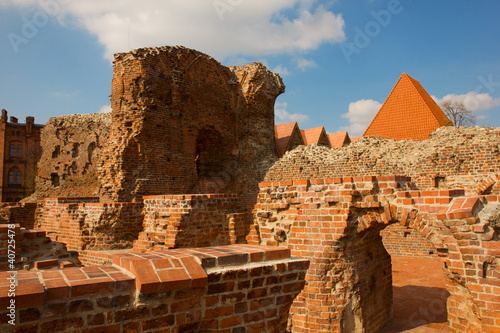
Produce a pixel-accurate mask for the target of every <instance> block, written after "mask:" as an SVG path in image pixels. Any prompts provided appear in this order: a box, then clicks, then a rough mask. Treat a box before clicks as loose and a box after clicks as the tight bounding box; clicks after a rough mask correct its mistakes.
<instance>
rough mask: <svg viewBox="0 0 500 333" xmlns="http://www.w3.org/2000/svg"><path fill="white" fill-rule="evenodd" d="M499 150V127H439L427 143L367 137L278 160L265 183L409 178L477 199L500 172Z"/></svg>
mask: <svg viewBox="0 0 500 333" xmlns="http://www.w3.org/2000/svg"><path fill="white" fill-rule="evenodd" d="M499 146H500V129H499V128H489V129H486V128H475V127H471V128H455V127H450V126H447V127H441V128H439V129H438V130H437V131H436V132H435V133H433V134H432V135H431V137H430V139H429V140H424V141H413V140H402V141H394V140H390V139H380V138H375V137H363V138H361V139H360V140H358V141H356V142H355V143H352V144H350V145H349V146H347V147H344V148H342V149H334V150H332V149H327V148H325V147H313V146H303V147H299V148H297V149H295V150H293V151H292V152H290V153H289V154H288V155H287V156H284V157H283V158H282V159H281V160H279V161H278V162H277V163H276V164H275V165H274V166H273V167H272V168H271V169H270V170H269V172H268V173H267V174H266V177H265V181H284V180H295V179H297V180H299V179H318V178H336V177H345V176H350V177H355V176H361V177H364V176H379V175H405V176H409V177H411V179H412V182H413V186H414V188H415V189H420V190H425V189H431V188H446V189H464V190H465V191H466V193H468V194H476V193H474V191H475V190H477V189H478V184H480V183H481V182H483V180H485V179H486V178H488V177H490V176H494V175H495V174H496V173H497V172H498V170H499V168H500V158H499V157H500V150H499V148H498V147H499ZM492 183H496V180H493V181H492ZM492 183H491V182H490V185H491V184H492ZM484 191H486V192H484ZM487 191H491V188H487V187H486V188H484V189H483V192H484V193H487Z"/></svg>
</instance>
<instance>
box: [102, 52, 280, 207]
mask: <svg viewBox="0 0 500 333" xmlns="http://www.w3.org/2000/svg"><path fill="white" fill-rule="evenodd" d="M283 91H284V86H283V84H282V82H281V79H279V77H278V76H277V75H275V74H272V73H271V72H269V71H268V70H267V69H265V67H264V66H263V65H262V64H251V65H248V66H242V67H232V68H227V67H224V66H222V65H221V64H220V63H219V62H217V61H216V60H214V59H213V58H211V57H209V56H207V55H205V54H202V53H200V52H197V51H194V50H189V49H186V48H182V47H161V48H148V49H139V50H135V51H132V52H130V53H126V54H125V53H124V54H117V55H116V57H115V66H114V76H113V82H112V98H111V104H112V109H113V112H112V120H113V121H112V127H111V133H110V141H109V144H108V145H107V148H106V150H105V151H104V152H103V155H102V161H101V167H100V173H99V177H100V181H101V186H102V198H103V200H108V201H115V202H117V201H118V202H119V201H133V200H136V201H139V200H141V199H142V196H144V195H162V194H185V193H200V192H201V191H204V189H205V188H206V187H207V183H209V184H211V185H212V187H216V188H215V189H213V188H212V189H211V192H212V193H238V194H243V196H244V199H243V201H244V202H247V206H246V208H247V209H248V210H251V207H252V206H253V204H254V201H255V195H256V194H257V192H258V188H257V185H256V184H257V183H258V181H260V180H261V179H262V177H263V176H264V173H265V171H266V170H267V167H269V166H270V165H271V164H270V163H272V162H274V160H275V159H276V149H275V148H276V147H275V142H274V101H275V99H276V97H277V96H278V95H279V94H281V93H282V92H283ZM262 161H265V162H266V163H267V164H266V165H265V166H264V167H261V166H260V164H261V162H262ZM252 195H253V196H254V197H253V198H252ZM252 200H253V202H252Z"/></svg>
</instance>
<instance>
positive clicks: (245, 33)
mask: <svg viewBox="0 0 500 333" xmlns="http://www.w3.org/2000/svg"><path fill="white" fill-rule="evenodd" d="M499 14H500V2H498V1H466V0H418V1H417V0H413V1H412V0H399V1H398V0H389V1H388V0H337V1H316V0H303V1H298V0H273V1H269V0H252V1H250V0H164V1H161V2H159V1H153V0H143V1H140V2H138V1H133V0H122V1H117V0H116V1H112V0H87V1H73V0H15V1H14V0H0V59H1V61H0V108H5V109H7V110H8V111H9V115H12V116H16V117H18V118H19V119H20V121H24V119H25V117H26V116H35V117H36V122H37V123H45V122H47V121H48V119H49V118H50V117H54V116H60V115H64V114H74V113H94V112H103V111H109V104H110V98H109V95H110V87H111V78H112V71H113V67H112V55H113V54H114V53H116V52H127V51H129V50H131V49H135V48H139V47H147V46H159V45H184V46H186V47H190V48H194V49H197V50H199V51H202V52H205V53H207V54H209V55H211V56H213V57H214V58H216V59H217V60H219V61H220V62H222V63H223V64H224V65H228V66H230V65H243V64H245V63H249V62H254V61H261V62H263V63H264V64H265V65H266V66H267V67H268V68H269V69H270V70H272V71H275V72H279V73H280V74H281V76H282V78H283V81H284V83H285V85H286V87H287V88H286V92H285V93H284V94H283V95H281V96H280V97H279V98H278V100H277V104H276V122H277V123H283V122H288V121H298V122H299V126H300V127H301V128H302V129H307V128H312V127H317V126H325V128H326V130H327V131H328V132H330V133H334V132H338V131H343V130H348V131H349V134H350V135H351V137H354V136H359V135H361V134H362V133H363V131H364V129H366V127H367V125H368V124H369V122H370V121H371V119H372V118H373V116H374V115H375V113H376V112H377V111H378V109H379V108H380V106H381V103H383V102H384V100H385V99H386V97H387V96H388V94H389V93H390V91H391V89H392V87H393V86H394V84H395V83H396V82H397V80H398V78H399V76H400V75H401V74H402V73H403V72H406V73H408V74H409V75H410V76H412V77H413V78H415V79H416V80H418V81H420V83H421V84H422V85H423V87H424V88H425V89H426V90H427V91H428V92H429V94H431V95H432V96H434V97H435V98H436V99H437V100H438V101H442V100H443V99H454V100H458V101H464V103H465V104H466V105H467V106H468V107H469V108H470V109H471V110H472V111H474V113H475V115H476V117H477V119H478V124H479V125H481V124H487V125H493V126H500V37H499V35H498V32H499V31H500V20H498V15H499Z"/></svg>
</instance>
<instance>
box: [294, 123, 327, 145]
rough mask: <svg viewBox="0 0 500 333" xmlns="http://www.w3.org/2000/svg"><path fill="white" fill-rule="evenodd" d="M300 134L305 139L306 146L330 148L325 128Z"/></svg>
mask: <svg viewBox="0 0 500 333" xmlns="http://www.w3.org/2000/svg"><path fill="white" fill-rule="evenodd" d="M300 133H301V134H302V139H304V143H305V144H306V145H312V144H313V143H315V144H317V145H326V146H328V147H330V140H329V139H328V136H327V135H326V131H325V128H324V127H323V126H320V127H315V128H310V129H307V130H300Z"/></svg>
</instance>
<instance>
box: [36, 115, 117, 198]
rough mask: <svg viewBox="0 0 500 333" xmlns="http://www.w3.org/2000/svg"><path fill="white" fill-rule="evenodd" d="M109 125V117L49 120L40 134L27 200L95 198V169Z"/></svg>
mask: <svg viewBox="0 0 500 333" xmlns="http://www.w3.org/2000/svg"><path fill="white" fill-rule="evenodd" d="M110 126H111V116H110V115H109V114H86V115H68V116H61V117H54V118H50V120H49V122H48V123H47V124H46V125H45V127H44V128H43V130H42V134H41V140H42V157H41V158H40V161H39V162H38V174H37V178H36V192H35V193H34V194H33V195H32V196H31V197H30V198H28V199H27V200H29V201H36V199H37V198H47V197H88V196H96V195H98V194H99V188H100V183H99V181H98V178H97V166H98V161H99V160H100V156H101V151H102V149H103V148H104V146H105V145H107V144H108V135H109V128H110Z"/></svg>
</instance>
